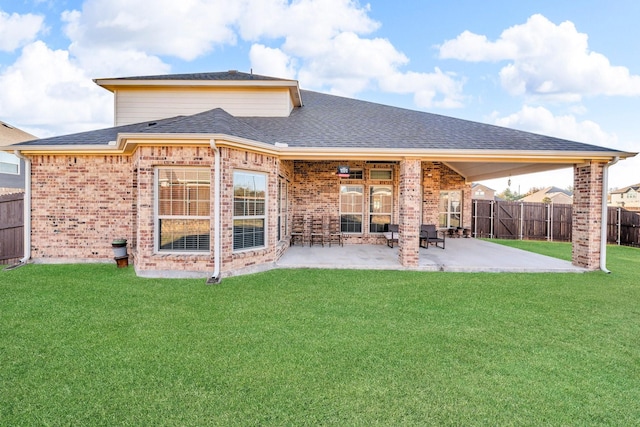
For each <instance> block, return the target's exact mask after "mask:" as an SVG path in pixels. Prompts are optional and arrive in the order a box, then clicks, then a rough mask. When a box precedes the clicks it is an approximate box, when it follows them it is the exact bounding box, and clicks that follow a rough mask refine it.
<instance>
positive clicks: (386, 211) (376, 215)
mask: <svg viewBox="0 0 640 427" xmlns="http://www.w3.org/2000/svg"><path fill="white" fill-rule="evenodd" d="M392 195H393V193H392V189H391V187H390V186H380V185H373V186H371V187H369V231H370V232H371V233H383V232H385V231H388V230H389V224H390V223H391V212H392V203H393V197H392Z"/></svg>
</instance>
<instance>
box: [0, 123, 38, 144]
mask: <svg viewBox="0 0 640 427" xmlns="http://www.w3.org/2000/svg"><path fill="white" fill-rule="evenodd" d="M35 138H36V137H35V136H33V135H31V134H30V133H27V132H25V131H23V130H20V129H18V128H16V127H13V126H11V125H10V124H7V123H5V122H3V121H2V120H0V147H4V146H7V145H11V144H15V143H16V142H22V141H29V140H31V139H35Z"/></svg>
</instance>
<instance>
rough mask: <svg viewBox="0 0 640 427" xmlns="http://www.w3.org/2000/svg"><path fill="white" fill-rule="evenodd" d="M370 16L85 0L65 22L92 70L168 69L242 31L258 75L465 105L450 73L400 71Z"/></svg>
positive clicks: (263, 2)
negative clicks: (174, 59)
mask: <svg viewBox="0 0 640 427" xmlns="http://www.w3.org/2000/svg"><path fill="white" fill-rule="evenodd" d="M114 1H115V3H114ZM368 13H369V6H368V5H366V6H361V5H360V4H359V3H358V2H357V1H354V0H299V1H294V2H288V1H286V0H238V1H234V2H228V1H224V0H190V1H182V2H176V1H174V0H159V1H157V2H156V3H154V6H153V7H149V4H148V1H146V0H109V1H107V0H87V1H86V2H85V3H84V5H83V8H82V11H67V12H65V13H64V14H63V19H64V21H65V22H66V27H65V28H66V34H67V35H68V37H69V38H70V39H71V41H72V43H71V45H70V47H69V51H70V53H71V54H72V55H73V56H74V58H76V60H77V62H78V64H80V65H81V66H82V67H83V68H84V69H86V70H87V72H88V73H90V74H92V75H98V74H99V75H109V74H111V75H130V74H136V75H141V74H150V73H164V72H169V71H168V69H169V67H168V66H167V65H166V63H165V62H163V60H162V59H161V57H162V56H174V57H177V58H181V59H184V60H187V61H190V60H193V59H195V58H198V57H202V56H204V55H207V54H209V53H210V52H211V50H212V49H214V48H215V47H216V46H220V47H221V48H222V46H225V45H234V44H235V43H236V41H237V37H240V38H241V39H243V40H249V41H254V42H255V43H254V44H253V46H252V47H251V49H250V52H249V59H250V61H251V64H252V67H253V69H254V72H256V73H258V74H268V75H272V76H278V77H288V78H295V77H296V75H297V77H298V79H300V81H301V82H302V83H303V85H304V86H305V87H310V88H314V89H318V90H327V91H330V92H332V93H336V94H341V95H347V96H353V95H355V94H356V93H358V92H361V91H364V90H366V89H370V88H374V87H380V88H382V90H388V91H390V92H393V93H413V94H414V100H415V102H416V104H417V105H418V106H420V107H429V106H433V105H437V106H440V107H444V108H451V107H458V106H460V104H461V103H460V100H461V96H460V95H459V92H460V91H461V83H460V82H456V81H455V79H454V77H453V76H450V75H445V74H443V73H440V72H439V71H438V72H435V73H403V72H401V71H400V69H401V67H403V66H406V65H407V64H408V62H409V60H408V58H407V57H406V56H405V55H404V54H403V53H402V52H399V51H398V50H397V49H396V48H395V47H394V46H393V44H392V43H391V42H390V41H389V40H386V39H381V38H367V37H365V35H368V34H370V33H372V32H373V31H375V30H377V29H378V28H379V26H380V24H379V23H378V22H376V21H374V20H372V19H371V18H370V17H369V16H368ZM399 80H402V81H401V82H399V83H390V82H393V81H396V82H397V81H399ZM400 86H401V88H400Z"/></svg>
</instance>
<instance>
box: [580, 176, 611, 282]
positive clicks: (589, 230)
mask: <svg viewBox="0 0 640 427" xmlns="http://www.w3.org/2000/svg"><path fill="white" fill-rule="evenodd" d="M603 173H604V163H591V164H589V165H581V166H576V167H575V168H574V170H573V226H572V243H573V250H572V262H573V264H574V265H577V266H579V267H584V268H586V269H589V270H597V269H599V268H600V240H601V237H600V230H601V226H602V197H603V194H602V179H603ZM605 221H606V218H605Z"/></svg>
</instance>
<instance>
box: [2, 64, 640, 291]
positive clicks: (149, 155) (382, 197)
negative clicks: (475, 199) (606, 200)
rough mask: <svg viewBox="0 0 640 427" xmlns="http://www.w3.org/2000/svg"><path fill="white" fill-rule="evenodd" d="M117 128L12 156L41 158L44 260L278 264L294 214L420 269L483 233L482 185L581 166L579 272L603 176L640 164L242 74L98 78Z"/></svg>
mask: <svg viewBox="0 0 640 427" xmlns="http://www.w3.org/2000/svg"><path fill="white" fill-rule="evenodd" d="M96 83H97V84H98V85H100V86H102V87H104V88H105V89H107V90H109V91H111V92H113V94H114V101H115V124H114V127H112V128H109V129H103V130H96V131H91V132H84V133H79V134H73V135H65V136H59V137H54V138H47V139H40V140H34V141H29V142H25V143H21V144H18V145H16V146H13V147H12V149H13V150H18V151H19V152H20V153H21V154H22V155H23V156H25V157H26V158H28V159H29V163H30V168H31V169H30V174H29V176H28V188H29V196H28V203H29V204H30V212H31V230H30V238H31V242H30V243H31V244H30V245H29V248H30V252H29V253H28V254H27V255H26V256H25V258H32V259H33V260H35V261H37V262H61V261H104V260H109V259H111V256H112V255H111V246H110V244H111V241H112V239H113V238H115V237H122V238H126V239H127V240H128V242H129V249H130V253H131V257H132V261H133V264H134V265H135V269H136V272H137V273H138V274H140V275H146V276H203V277H205V276H210V277H213V278H214V280H219V279H220V278H221V277H224V276H229V275H234V274H239V273H243V272H249V271H256V270H259V269H264V268H269V267H270V266H272V265H273V263H274V262H276V261H277V260H278V258H279V257H280V256H281V255H282V254H283V252H284V251H286V250H287V248H288V247H289V244H290V241H291V230H292V224H293V220H294V218H304V220H305V221H311V220H312V219H313V218H317V217H321V218H324V219H323V220H326V221H328V220H330V219H333V220H335V221H336V222H337V223H338V224H339V227H340V231H341V232H342V236H343V240H344V244H345V245H356V244H384V242H385V239H384V233H385V232H386V231H387V230H388V226H389V224H399V236H400V238H399V242H398V243H399V259H398V262H399V263H400V264H401V265H402V266H405V267H407V268H411V267H412V266H416V265H417V263H418V257H419V250H420V249H419V229H420V224H423V223H424V224H437V226H438V227H440V228H448V227H458V226H460V227H469V225H470V223H471V216H470V215H471V214H470V212H471V193H472V192H471V182H472V181H474V180H483V179H489V178H498V177H504V176H509V175H517V174H521V173H528V172H538V171H545V170H551V169H557V168H563V167H573V168H574V188H575V194H576V196H575V199H574V205H575V206H576V209H575V210H574V212H576V214H575V220H574V226H573V227H574V232H573V235H574V239H575V242H574V254H573V262H574V263H575V264H576V265H580V266H584V267H587V268H589V269H596V268H598V266H599V264H598V263H599V260H600V244H601V239H600V229H599V224H600V223H601V217H602V216H601V215H602V195H603V185H602V182H603V178H605V177H606V168H607V164H608V162H610V161H612V160H613V159H616V158H625V157H629V156H632V155H634V154H633V153H626V152H620V151H616V150H611V149H607V148H603V147H597V146H592V145H587V144H582V143H579V142H574V141H567V140H562V139H558V138H551V137H547V136H542V135H536V134H532V133H527V132H521V131H516V130H512V129H507V128H501V127H496V126H490V125H486V124H481V123H474V122H469V121H465V120H459V119H454V118H450V117H445V116H439V115H434V114H429V113H425V112H419V111H412V110H407V109H402V108H396V107H390V106H386V105H380V104H375V103H370V102H364V101H359V100H355V99H349V98H342V97H338V96H332V95H327V94H323V93H318V92H312V91H306V90H302V89H300V87H299V84H298V82H297V81H295V80H287V79H279V78H272V77H266V76H259V75H254V74H247V73H241V72H237V71H228V72H218V73H201V74H181V75H162V76H145V77H130V78H113V79H98V80H96Z"/></svg>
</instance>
